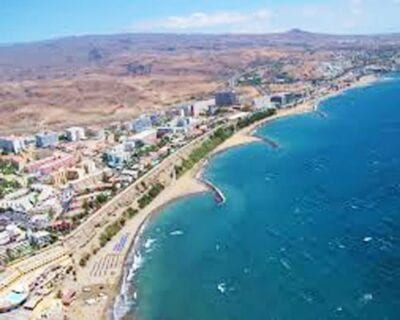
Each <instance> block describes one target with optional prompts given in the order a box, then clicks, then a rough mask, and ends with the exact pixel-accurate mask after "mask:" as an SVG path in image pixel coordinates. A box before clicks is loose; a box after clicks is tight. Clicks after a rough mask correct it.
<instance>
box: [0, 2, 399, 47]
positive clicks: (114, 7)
mask: <svg viewBox="0 0 400 320" xmlns="http://www.w3.org/2000/svg"><path fill="white" fill-rule="evenodd" d="M0 2H1V3H0V43H15V42H29V41H36V40H44V39H51V38H58V37H64V36H72V35H85V34H112V33H124V32H170V33H270V32H280V31H286V30H290V29H293V28H299V29H303V30H307V31H314V32H325V33H336V34H338V33H339V34H370V33H388V32H400V0H1V1H0Z"/></svg>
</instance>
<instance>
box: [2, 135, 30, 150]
mask: <svg viewBox="0 0 400 320" xmlns="http://www.w3.org/2000/svg"><path fill="white" fill-rule="evenodd" d="M0 149H2V150H4V151H7V152H13V153H20V152H22V151H23V150H24V149H25V141H24V139H23V138H19V137H13V136H12V137H0Z"/></svg>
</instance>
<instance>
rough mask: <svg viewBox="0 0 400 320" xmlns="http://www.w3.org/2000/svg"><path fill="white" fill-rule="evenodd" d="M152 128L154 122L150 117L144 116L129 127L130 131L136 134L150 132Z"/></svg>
mask: <svg viewBox="0 0 400 320" xmlns="http://www.w3.org/2000/svg"><path fill="white" fill-rule="evenodd" d="M151 127H152V122H151V119H150V117H148V116H146V115H143V116H141V117H139V118H137V119H135V120H133V121H132V122H131V123H130V124H129V125H128V129H129V130H131V131H134V132H142V131H145V130H148V129H150V128H151Z"/></svg>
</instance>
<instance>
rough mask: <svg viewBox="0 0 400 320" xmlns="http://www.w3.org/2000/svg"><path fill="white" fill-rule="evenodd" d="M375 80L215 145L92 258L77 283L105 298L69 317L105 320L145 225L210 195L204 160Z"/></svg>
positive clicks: (364, 80) (285, 112) (82, 306)
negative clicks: (168, 209) (167, 209)
mask: <svg viewBox="0 0 400 320" xmlns="http://www.w3.org/2000/svg"><path fill="white" fill-rule="evenodd" d="M376 80H377V78H376V77H365V78H362V79H360V81H358V82H356V83H354V84H353V85H351V86H349V87H347V88H345V89H343V90H338V91H332V92H330V93H328V94H326V95H324V96H323V97H321V98H317V99H312V100H309V101H305V102H304V103H302V104H300V105H298V106H296V107H293V108H288V109H281V110H278V111H277V113H276V114H275V115H274V116H272V117H269V118H267V119H264V120H261V121H259V122H257V123H254V124H252V125H250V126H248V127H246V128H244V129H242V130H240V131H238V132H236V133H235V134H234V135H233V136H232V137H230V138H229V139H227V140H226V141H225V142H224V143H222V144H221V145H219V146H218V147H217V148H216V149H215V150H214V151H213V152H212V153H211V154H210V155H209V156H208V157H207V158H206V159H204V160H203V161H200V162H199V163H198V164H197V165H196V166H195V167H193V168H192V169H191V170H189V171H188V172H186V173H185V174H184V175H183V176H182V177H180V178H179V179H178V180H176V181H174V182H173V183H172V184H171V185H169V186H168V187H167V188H166V189H165V190H164V191H163V192H162V193H161V194H160V195H159V196H158V197H157V198H156V199H154V201H153V202H152V203H150V204H149V205H148V206H147V207H146V208H144V209H142V210H140V211H139V213H138V214H136V215H135V216H134V217H133V218H132V219H130V220H129V221H127V223H126V225H125V227H124V228H123V229H122V230H121V231H120V232H119V234H118V235H117V236H116V237H114V238H113V239H112V240H111V241H110V242H109V243H108V244H107V245H106V246H105V247H104V248H102V249H101V250H100V251H99V252H98V253H97V254H96V255H95V256H93V257H92V259H91V260H90V261H89V263H88V265H87V266H86V267H85V268H84V269H83V270H82V273H81V277H82V278H81V279H80V281H79V282H80V283H85V284H87V285H88V286H91V285H92V286H96V285H99V284H107V286H108V288H109V290H108V298H107V299H104V300H103V301H101V302H99V303H97V304H95V305H87V304H85V303H84V301H81V302H80V303H79V304H77V305H76V306H75V307H74V308H73V309H76V310H77V311H78V310H79V313H75V312H74V311H73V310H71V311H72V312H71V315H76V316H79V318H80V319H90V318H92V317H93V315H99V316H100V317H99V319H100V318H102V319H108V318H109V316H110V309H112V306H113V304H114V302H115V298H116V296H118V294H119V292H120V286H121V283H122V281H123V277H124V276H125V271H124V270H125V269H126V268H125V265H126V258H127V256H128V254H129V252H130V251H131V250H132V247H134V246H135V245H137V243H138V241H139V238H140V235H141V232H142V231H143V227H144V226H145V223H146V222H147V221H148V220H149V219H150V218H151V217H152V216H153V215H154V214H156V213H157V212H160V210H161V208H163V207H164V206H165V205H167V204H168V203H170V202H172V201H176V200H177V199H180V198H182V197H187V196H190V195H194V194H198V193H203V192H209V191H210V189H209V188H208V187H207V186H206V185H205V184H204V183H202V182H201V180H200V179H199V176H201V172H202V170H203V167H204V165H205V164H206V163H207V162H208V159H210V157H212V156H213V155H215V154H217V153H220V152H223V151H225V150H227V149H230V148H233V147H236V146H240V145H244V144H248V143H254V142H258V141H260V139H259V138H257V137H255V136H253V135H252V133H253V132H254V131H255V130H256V129H257V128H258V127H259V126H261V125H264V124H266V123H269V122H271V121H275V120H277V119H280V118H283V117H288V116H294V115H298V114H304V113H307V112H313V111H316V110H317V107H318V105H319V103H320V102H321V101H323V100H324V99H327V98H330V97H333V96H335V95H338V94H341V93H343V92H344V91H346V90H348V89H351V88H354V87H358V86H365V85H369V84H371V83H373V82H374V81H376ZM121 235H126V237H127V239H126V245H125V246H124V247H123V248H122V250H121V251H120V252H119V253H118V256H119V258H118V263H116V265H115V267H114V268H113V269H112V270H110V271H109V272H105V274H104V276H102V277H101V278H98V279H97V278H94V277H92V276H91V275H90V270H92V269H93V268H95V266H96V264H98V263H101V262H102V261H104V259H106V258H107V257H108V256H110V255H111V253H112V252H113V248H114V247H115V245H116V244H117V243H118V241H119V239H120V236H121ZM103 264H104V263H103Z"/></svg>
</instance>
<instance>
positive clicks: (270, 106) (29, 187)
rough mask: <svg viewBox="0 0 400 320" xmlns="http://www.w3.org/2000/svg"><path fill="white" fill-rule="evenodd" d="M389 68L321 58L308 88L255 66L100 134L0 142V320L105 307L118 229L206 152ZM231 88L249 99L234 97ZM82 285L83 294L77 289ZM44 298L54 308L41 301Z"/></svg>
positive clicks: (125, 242) (85, 131) (49, 133)
mask: <svg viewBox="0 0 400 320" xmlns="http://www.w3.org/2000/svg"><path fill="white" fill-rule="evenodd" d="M397 68H398V64H397V63H396V62H394V61H392V62H391V63H390V64H389V65H388V64H387V63H384V62H382V63H381V64H368V65H362V66H361V67H354V66H353V65H351V64H348V63H344V62H342V63H339V62H337V61H333V62H332V63H329V64H326V63H325V64H323V65H321V73H322V74H323V75H324V77H323V78H322V79H314V80H312V81H309V82H298V81H297V82H296V81H293V80H291V79H288V78H287V77H285V76H284V75H281V76H276V75H275V78H274V79H269V80H268V81H266V80H265V79H264V78H263V75H264V74H263V70H262V68H261V69H260V68H258V69H257V68H256V69H251V70H246V72H244V73H242V74H240V75H236V76H235V77H234V78H232V79H230V80H229V81H228V82H227V84H226V87H225V88H224V89H222V90H220V91H218V92H216V93H215V95H214V96H210V97H208V98H207V99H204V100H193V101H188V102H184V103H181V104H179V105H176V106H174V107H172V108H168V109H165V110H163V111H157V112H150V113H148V114H143V115H141V116H139V117H137V118H134V119H127V120H126V121H124V122H116V123H111V124H109V125H108V126H106V127H101V126H95V125H93V126H86V127H70V128H67V129H65V130H62V131H55V130H43V131H41V132H37V133H35V134H32V135H25V136H3V137H0V149H1V152H2V153H1V156H0V268H1V271H0V312H7V313H5V315H7V317H8V318H5V319H27V318H31V319H41V318H40V317H41V316H42V315H43V314H46V315H47V318H48V319H64V318H63V315H64V308H68V306H70V305H71V303H72V301H73V300H74V299H77V297H79V296H80V297H81V300H82V301H83V303H84V304H86V305H89V306H90V305H92V304H96V303H99V301H103V300H107V299H108V298H110V297H108V293H107V290H105V289H106V284H105V283H104V279H103V278H104V277H105V276H107V275H108V274H112V272H114V274H113V276H114V277H115V274H116V273H118V272H120V271H117V265H121V263H122V262H121V261H123V257H122V256H121V252H122V251H123V250H125V251H126V248H127V247H128V246H129V237H130V236H129V235H128V234H125V233H123V234H121V233H120V231H121V229H122V228H123V227H124V225H125V224H126V223H127V221H129V220H130V219H131V218H132V217H134V216H135V215H137V214H139V213H140V211H141V210H142V209H144V208H145V207H146V206H147V205H148V204H149V203H150V202H151V201H152V200H153V199H154V198H156V197H157V195H158V194H159V193H160V192H162V191H163V190H164V188H166V187H167V186H168V185H169V184H170V183H171V181H172V180H173V179H177V178H179V176H181V175H182V174H183V173H184V172H185V170H186V169H188V168H189V167H191V166H193V165H195V162H196V161H200V160H201V159H202V158H204V157H205V156H206V155H207V153H208V152H209V151H211V150H212V148H214V147H215V146H216V145H217V144H218V143H220V142H221V141H223V140H224V139H226V138H227V137H228V136H230V135H232V134H233V133H234V132H235V130H238V129H240V128H242V127H244V126H246V125H248V124H249V123H253V122H255V121H258V120H262V119H263V118H266V117H269V116H271V115H273V114H274V113H276V112H280V110H285V109H292V108H296V107H298V106H299V105H302V104H304V103H312V104H318V101H319V99H321V98H323V97H324V96H326V95H327V94H330V93H334V92H338V91H340V90H342V89H345V88H347V87H349V86H351V85H352V84H353V83H355V82H357V81H359V80H360V79H362V78H364V77H366V76H376V75H379V74H381V73H383V72H385V73H386V72H390V71H395V70H396V69H397ZM264 71H265V70H264ZM271 83H272V84H271ZM242 85H250V86H252V87H254V88H256V90H257V92H258V95H257V96H256V97H251V98H249V97H246V96H242V95H239V94H237V92H236V88H238V87H240V86H242ZM210 141H211V142H210ZM199 148H203V149H204V150H199ZM194 152H197V153H198V154H197V155H195V156H193V153H194ZM111 240H113V241H114V242H115V241H116V242H115V243H114V242H113V243H112V248H110V246H111ZM103 251H105V252H106V254H103V256H101V252H103ZM99 255H100V256H101V259H99V261H97V262H93V257H94V256H99ZM89 266H90V267H89ZM81 274H85V276H81ZM88 277H89V278H93V279H94V280H93V281H91V282H90V285H93V286H92V287H91V286H89V284H87V283H85V281H81V279H87V278H88ZM96 285H97V286H96ZM94 288H95V289H94ZM103 289H104V290H103ZM47 297H52V301H55V302H54V303H53V304H49V303H46V304H44V303H43V301H44V300H46V298H47ZM44 305H45V307H44ZM71 319H73V318H71Z"/></svg>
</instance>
